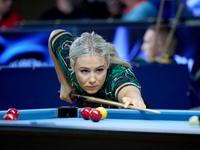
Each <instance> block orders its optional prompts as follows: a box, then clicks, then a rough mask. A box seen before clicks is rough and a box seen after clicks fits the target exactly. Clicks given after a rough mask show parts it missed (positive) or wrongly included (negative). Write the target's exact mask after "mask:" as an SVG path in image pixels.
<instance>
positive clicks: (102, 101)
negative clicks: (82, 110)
mask: <svg viewBox="0 0 200 150" xmlns="http://www.w3.org/2000/svg"><path fill="white" fill-rule="evenodd" d="M58 95H60V92H59V91H58ZM69 96H70V98H71V99H76V100H82V101H87V102H93V103H98V104H105V105H111V106H116V107H124V104H122V103H119V102H114V101H109V100H105V99H101V98H96V97H90V96H83V95H78V94H72V93H71V94H70V95H69ZM127 108H129V109H135V110H140V111H146V112H151V113H156V114H160V112H159V111H156V110H151V109H146V108H140V107H135V106H132V105H129V106H128V107H127Z"/></svg>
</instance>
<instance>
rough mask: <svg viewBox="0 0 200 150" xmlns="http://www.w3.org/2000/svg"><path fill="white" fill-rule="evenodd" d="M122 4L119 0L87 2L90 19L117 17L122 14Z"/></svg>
mask: <svg viewBox="0 0 200 150" xmlns="http://www.w3.org/2000/svg"><path fill="white" fill-rule="evenodd" d="M123 9H124V4H123V3H122V2H121V0H107V1H106V2H97V1H95V2H92V3H89V12H90V13H89V14H90V18H92V19H107V18H113V19H117V18H118V19H119V18H121V16H122V14H123Z"/></svg>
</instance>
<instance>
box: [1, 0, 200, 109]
mask: <svg viewBox="0 0 200 150" xmlns="http://www.w3.org/2000/svg"><path fill="white" fill-rule="evenodd" d="M162 2H164V6H163V10H162V13H161V26H165V27H168V28H170V29H172V28H173V27H174V23H175V22H176V21H178V23H177V25H176V26H175V28H174V30H175V31H174V33H173V34H174V35H175V36H176V39H177V44H176V46H175V53H174V54H173V60H174V63H163V62H165V61H161V62H160V61H154V62H153V63H152V62H148V61H147V56H145V50H143V49H142V45H143V44H144V42H145V41H144V36H145V33H146V31H147V29H148V28H149V27H151V26H154V27H156V25H157V19H158V16H159V12H160V11H159V10H160V9H161V5H162ZM180 4H182V5H183V8H182V10H181V13H180V17H179V18H178V19H177V18H176V15H177V12H178V9H179V7H180ZM0 13H1V14H0V19H1V21H0V83H1V84H0V91H1V92H0V95H1V99H2V100H1V102H0V106H1V108H0V109H6V108H7V107H10V105H11V103H12V104H13V107H15V105H16V106H17V107H20V108H32V107H34V108H35V107H56V106H58V105H69V104H66V103H64V102H62V103H60V102H58V101H57V100H55V99H58V97H57V95H56V94H54V95H53V96H52V95H51V94H52V93H53V92H52V91H54V92H55V93H56V91H57V90H59V84H58V81H57V78H56V75H55V72H54V71H53V73H52V72H51V71H50V72H49V73H51V74H47V73H45V71H44V70H45V69H47V70H46V71H47V72H48V71H49V70H48V69H54V68H53V63H52V61H51V58H50V55H49V51H48V38H49V35H50V33H51V31H52V30H54V29H65V30H67V31H69V32H71V33H72V34H74V35H76V36H80V34H81V33H83V32H92V31H95V32H96V33H97V34H99V35H101V36H103V37H104V39H106V40H107V41H108V42H111V43H113V44H114V45H115V47H116V50H117V52H118V54H119V56H120V57H121V58H123V59H126V60H128V61H129V62H131V64H132V65H133V72H134V73H135V74H136V76H137V78H138V79H139V82H140V84H141V85H142V88H143V89H144V90H143V93H144V94H143V95H144V97H145V99H146V100H147V101H148V102H149V103H150V104H149V105H150V106H152V108H158V109H162V108H163V109H192V108H197V107H199V105H200V101H199V97H200V94H199V93H200V92H199V91H200V90H199V89H200V88H199V87H200V80H199V77H200V37H199V35H200V0H165V1H164V0H163V1H162V0H149V1H147V0H43V1H39V0H34V1H30V0H0ZM150 39H154V36H152V37H150ZM144 62H145V63H144ZM30 68H31V70H32V71H34V70H37V69H35V68H40V69H39V70H38V72H34V73H33V72H32V71H30ZM13 69H14V70H13ZM27 69H28V71H27ZM30 74H31V77H32V78H29V77H30ZM34 74H35V75H34ZM39 75H40V76H39ZM51 75H52V77H51ZM41 76H43V77H42V78H41ZM44 76H45V77H46V76H48V78H44ZM13 78H14V79H13ZM25 79H26V80H25ZM52 79H53V80H55V83H51V84H50V85H48V86H52V85H55V86H54V87H53V88H51V89H48V88H47V83H48V81H49V80H52ZM27 80H32V82H31V83H29V84H27V82H26V81H27ZM35 80H37V84H39V83H40V82H39V81H44V80H46V82H45V83H43V84H44V86H41V84H40V85H37V86H36V85H35V84H36V82H34V81H35ZM11 81H12V83H10V82H11ZM38 82H39V83H38ZM48 84H49V83H48ZM152 84H153V91H150V89H151V90H152ZM19 85H20V88H21V89H20V88H18V87H19ZM29 86H30V87H32V88H30V89H28V88H27V87H29ZM35 86H36V87H35ZM10 89H13V90H10ZM44 89H46V90H44ZM22 90H23V91H27V92H25V93H26V95H27V96H24V94H21V95H20V94H19V93H21V91H22ZM30 91H31V92H33V91H35V93H32V96H28V95H30ZM37 91H39V93H38V92H37ZM41 91H43V92H41ZM44 91H45V92H44ZM16 93H17V94H16ZM152 93H153V94H152ZM45 94H46V95H45ZM17 95H18V97H17ZM35 95H37V97H34V96H35ZM38 95H39V96H38ZM41 95H43V96H41ZM44 95H45V96H44ZM152 95H153V96H152ZM27 97H29V102H30V101H32V102H33V104H31V106H30V103H27V104H26V105H25V103H23V101H24V99H26V98H27ZM16 99H17V100H16ZM36 99H37V102H36ZM44 99H51V103H52V105H49V104H48V105H47V103H42V104H41V103H40V102H41V101H44ZM19 101H20V102H22V103H20V106H18V104H17V103H18V102H19ZM171 103H174V104H173V106H172V104H171ZM22 104H24V106H23V105H22ZM74 105H75V104H74Z"/></svg>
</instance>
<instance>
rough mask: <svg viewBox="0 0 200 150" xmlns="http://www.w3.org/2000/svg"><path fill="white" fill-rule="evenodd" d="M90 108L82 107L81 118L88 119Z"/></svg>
mask: <svg viewBox="0 0 200 150" xmlns="http://www.w3.org/2000/svg"><path fill="white" fill-rule="evenodd" d="M91 110H92V108H90V107H84V108H83V109H82V110H81V116H82V117H83V119H85V120H89V119H90V118H89V116H90V111H91Z"/></svg>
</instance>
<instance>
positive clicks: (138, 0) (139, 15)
mask: <svg viewBox="0 0 200 150" xmlns="http://www.w3.org/2000/svg"><path fill="white" fill-rule="evenodd" d="M121 2H122V3H124V5H125V6H126V7H125V8H124V12H123V15H122V20H124V21H139V20H147V19H149V18H156V17H157V8H156V7H155V6H154V5H153V4H152V3H151V2H149V1H148V0H121Z"/></svg>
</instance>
